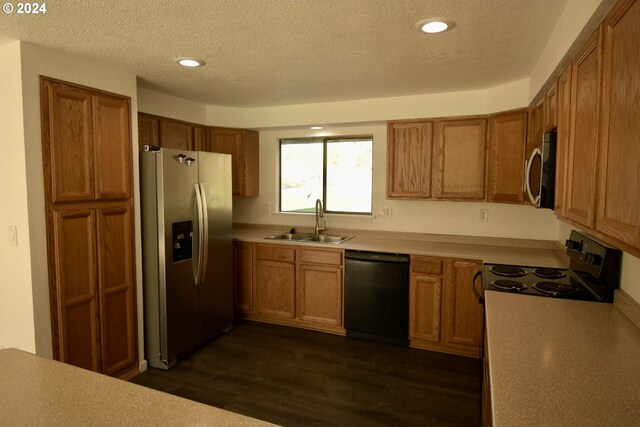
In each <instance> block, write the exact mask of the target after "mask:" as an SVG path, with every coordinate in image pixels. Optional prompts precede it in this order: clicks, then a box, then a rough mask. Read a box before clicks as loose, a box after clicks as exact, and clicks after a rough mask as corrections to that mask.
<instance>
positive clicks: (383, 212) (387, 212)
mask: <svg viewBox="0 0 640 427" xmlns="http://www.w3.org/2000/svg"><path fill="white" fill-rule="evenodd" d="M380 217H381V218H391V206H383V207H381V208H380Z"/></svg>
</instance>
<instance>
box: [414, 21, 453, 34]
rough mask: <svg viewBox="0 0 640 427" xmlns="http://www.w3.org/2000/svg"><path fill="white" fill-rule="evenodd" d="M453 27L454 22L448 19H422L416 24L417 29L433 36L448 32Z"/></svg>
mask: <svg viewBox="0 0 640 427" xmlns="http://www.w3.org/2000/svg"><path fill="white" fill-rule="evenodd" d="M455 25H456V24H455V22H453V21H452V20H450V19H445V18H429V19H423V20H422V21H420V22H418V23H417V24H416V27H418V28H419V29H420V30H421V31H422V32H424V33H429V34H435V33H441V32H443V31H447V30H450V29H452V28H453V27H454V26H455Z"/></svg>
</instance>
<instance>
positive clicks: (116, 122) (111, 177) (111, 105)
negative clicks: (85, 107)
mask: <svg viewBox="0 0 640 427" xmlns="http://www.w3.org/2000/svg"><path fill="white" fill-rule="evenodd" d="M93 144H94V153H95V183H96V184H95V185H96V198H97V199H126V198H129V197H130V196H131V131H130V127H129V100H128V99H125V98H119V97H113V96H108V95H94V96H93Z"/></svg>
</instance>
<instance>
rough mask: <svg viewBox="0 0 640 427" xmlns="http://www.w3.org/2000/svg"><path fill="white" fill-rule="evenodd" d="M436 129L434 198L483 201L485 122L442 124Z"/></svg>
mask: <svg viewBox="0 0 640 427" xmlns="http://www.w3.org/2000/svg"><path fill="white" fill-rule="evenodd" d="M436 129H437V131H436V139H435V143H434V146H433V169H432V172H433V174H432V175H433V176H434V182H433V197H437V198H443V199H470V200H480V199H483V198H484V197H485V191H484V183H485V176H484V170H485V152H486V140H487V135H486V129H487V121H486V119H471V120H442V121H438V122H436Z"/></svg>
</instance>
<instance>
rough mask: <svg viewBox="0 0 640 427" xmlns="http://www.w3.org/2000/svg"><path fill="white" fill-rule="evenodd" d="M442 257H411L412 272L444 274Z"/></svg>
mask: <svg viewBox="0 0 640 427" xmlns="http://www.w3.org/2000/svg"><path fill="white" fill-rule="evenodd" d="M442 263H443V260H442V258H429V257H424V256H412V257H411V272H412V273H416V274H436V275H440V274H442Z"/></svg>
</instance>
